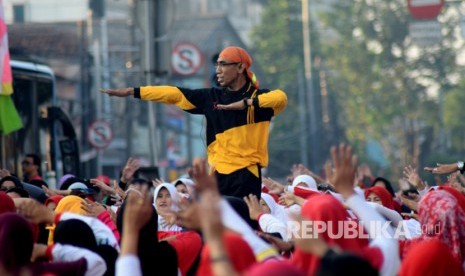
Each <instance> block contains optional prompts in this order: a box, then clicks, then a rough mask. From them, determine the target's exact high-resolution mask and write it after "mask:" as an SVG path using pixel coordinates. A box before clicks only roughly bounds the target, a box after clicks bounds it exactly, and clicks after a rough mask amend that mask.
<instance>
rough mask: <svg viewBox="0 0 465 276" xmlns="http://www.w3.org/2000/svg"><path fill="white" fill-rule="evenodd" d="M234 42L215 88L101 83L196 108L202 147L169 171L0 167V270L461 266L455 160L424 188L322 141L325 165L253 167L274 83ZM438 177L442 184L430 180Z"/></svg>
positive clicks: (352, 271)
mask: <svg viewBox="0 0 465 276" xmlns="http://www.w3.org/2000/svg"><path fill="white" fill-rule="evenodd" d="M251 64H252V59H251V57H250V55H249V54H248V53H247V52H246V51H245V50H244V49H242V48H239V47H227V48H225V49H224V50H223V51H222V52H221V53H220V54H219V56H218V60H217V64H216V76H217V80H218V84H219V85H220V86H221V87H218V88H216V87H213V88H203V89H186V88H181V87H174V86H145V87H136V88H134V87H130V88H120V89H104V90H102V92H103V93H106V94H108V95H110V96H117V97H128V96H134V97H135V98H140V99H143V100H150V101H156V102H161V103H166V104H173V105H176V106H178V107H179V108H181V109H182V110H185V111H186V112H189V113H192V114H199V115H203V116H205V117H206V122H207V128H206V138H207V157H208V164H207V161H206V160H203V159H196V160H194V161H193V166H192V168H191V169H190V170H189V171H188V176H189V177H183V178H179V179H177V180H175V181H173V182H170V183H168V182H164V181H163V180H159V179H141V178H137V177H135V176H136V174H135V172H136V171H137V170H138V168H139V163H138V161H137V159H129V160H128V161H127V163H126V165H125V166H124V169H123V170H122V172H121V177H120V179H119V180H118V181H116V180H113V181H112V180H111V179H110V178H109V177H106V176H98V177H95V178H93V179H83V178H82V177H79V176H75V175H64V176H62V177H61V179H60V181H59V183H58V187H57V189H54V188H53V187H48V186H47V183H46V182H44V180H43V179H42V178H41V176H40V160H38V157H37V156H34V155H27V156H26V157H25V159H24V161H23V162H22V172H23V173H24V179H23V181H21V180H20V179H19V178H17V177H16V176H15V175H13V174H12V173H10V172H8V171H7V170H4V169H0V177H1V179H0V188H1V189H2V192H0V275H42V276H45V275H89V276H90V275H92V276H93V275H118V276H123V275H128V276H129V275H130V276H138V275H180V276H185V275H200V276H203V275H225V276H229V275H267V276H273V275H276V276H278V275H291V276H294V275H295V276H297V275H386V276H391V275H401V276H410V275H412V276H413V275H415V276H416V275H465V272H464V267H465V266H464V261H465V198H464V194H465V190H464V189H463V184H465V178H464V177H463V176H462V173H463V172H464V163H463V162H458V163H457V164H442V165H438V166H437V167H433V168H425V169H426V170H427V171H430V172H432V173H435V174H449V178H448V182H447V183H437V184H438V185H432V186H431V187H428V185H426V183H425V182H424V181H422V180H421V178H420V176H419V174H418V172H417V169H415V168H413V167H410V166H406V167H405V168H404V175H405V182H406V183H409V184H408V185H407V187H406V188H404V189H403V190H399V191H396V190H395V189H394V187H393V185H391V183H390V181H389V180H388V179H386V178H383V177H376V176H373V175H372V174H371V172H370V169H369V166H368V165H363V166H358V165H357V160H356V157H355V156H354V155H353V153H352V149H351V148H350V147H348V146H345V145H340V146H339V147H334V148H332V149H331V159H332V165H331V164H330V163H328V164H327V165H326V166H325V174H324V176H320V175H317V174H315V173H314V172H311V171H309V170H308V169H306V168H305V167H303V166H302V165H298V166H295V167H293V168H291V171H292V174H291V176H290V177H289V179H288V183H279V182H277V181H275V180H273V179H270V178H263V177H262V170H261V169H262V168H263V167H266V166H267V165H268V152H267V141H268V135H269V127H270V121H271V119H272V118H273V117H275V116H276V115H278V114H279V113H280V112H282V111H283V110H284V108H285V106H286V104H287V97H286V94H285V93H284V92H283V91H281V90H279V89H277V90H267V89H259V82H258V81H257V79H256V77H255V75H254V74H253V72H252V71H251V70H250V66H251ZM439 184H440V185H439Z"/></svg>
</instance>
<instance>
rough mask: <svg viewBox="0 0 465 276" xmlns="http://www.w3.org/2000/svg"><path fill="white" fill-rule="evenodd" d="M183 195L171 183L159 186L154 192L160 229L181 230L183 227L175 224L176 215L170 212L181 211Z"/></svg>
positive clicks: (154, 203)
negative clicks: (180, 205) (180, 204)
mask: <svg viewBox="0 0 465 276" xmlns="http://www.w3.org/2000/svg"><path fill="white" fill-rule="evenodd" d="M181 199H182V196H181V195H180V194H179V193H178V191H177V190H176V187H174V185H172V184H170V183H163V184H160V185H158V186H157V188H156V189H155V191H154V193H153V205H154V206H155V210H157V213H158V231H181V230H182V227H181V226H179V225H177V224H174V217H173V216H172V215H171V214H170V212H172V211H174V212H177V211H179V205H178V204H179V203H180V201H181Z"/></svg>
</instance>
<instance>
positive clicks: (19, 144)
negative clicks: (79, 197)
mask: <svg viewBox="0 0 465 276" xmlns="http://www.w3.org/2000/svg"><path fill="white" fill-rule="evenodd" d="M11 69H12V75H13V91H14V93H13V94H12V97H13V102H14V104H15V107H16V109H17V111H18V113H19V116H20V117H21V120H22V122H23V128H21V129H20V130H18V131H15V132H13V133H11V134H9V135H4V136H1V137H0V156H1V159H0V168H5V169H8V170H9V171H11V172H16V173H17V174H18V175H19V176H21V174H22V173H21V166H20V163H21V160H22V159H23V158H24V156H25V155H26V154H28V153H35V154H38V155H39V156H40V157H41V158H42V160H43V164H42V166H41V171H42V172H44V171H47V172H51V171H52V172H55V175H56V177H58V175H63V174H67V173H71V174H74V175H78V174H79V148H78V142H77V139H76V133H75V130H74V127H73V125H72V124H71V121H70V120H69V117H68V116H67V115H66V114H65V113H64V112H63V110H62V109H61V108H59V107H58V106H57V101H56V82H55V75H54V73H53V71H52V69H51V68H50V67H48V66H46V65H43V64H38V63H35V62H31V61H20V60H11Z"/></svg>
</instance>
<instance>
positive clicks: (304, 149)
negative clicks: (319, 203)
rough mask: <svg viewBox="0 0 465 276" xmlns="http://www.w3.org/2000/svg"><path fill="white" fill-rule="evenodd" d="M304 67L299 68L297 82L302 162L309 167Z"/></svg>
mask: <svg viewBox="0 0 465 276" xmlns="http://www.w3.org/2000/svg"><path fill="white" fill-rule="evenodd" d="M302 73H303V72H302V69H299V70H297V84H298V93H299V108H300V112H299V123H300V130H301V133H300V149H301V150H300V162H301V163H302V164H303V165H304V166H305V167H307V168H308V165H309V164H308V137H307V135H305V134H306V133H307V126H308V124H307V120H306V118H305V117H306V116H305V114H306V113H305V112H304V110H305V83H304V78H303V76H302V75H303V74H302Z"/></svg>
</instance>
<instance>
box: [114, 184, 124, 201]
mask: <svg viewBox="0 0 465 276" xmlns="http://www.w3.org/2000/svg"><path fill="white" fill-rule="evenodd" d="M113 190H114V191H115V192H116V195H112V197H114V198H115V199H116V201H119V200H120V199H121V200H124V198H125V197H126V193H125V192H124V191H123V189H121V188H120V186H119V185H118V182H116V180H113Z"/></svg>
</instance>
